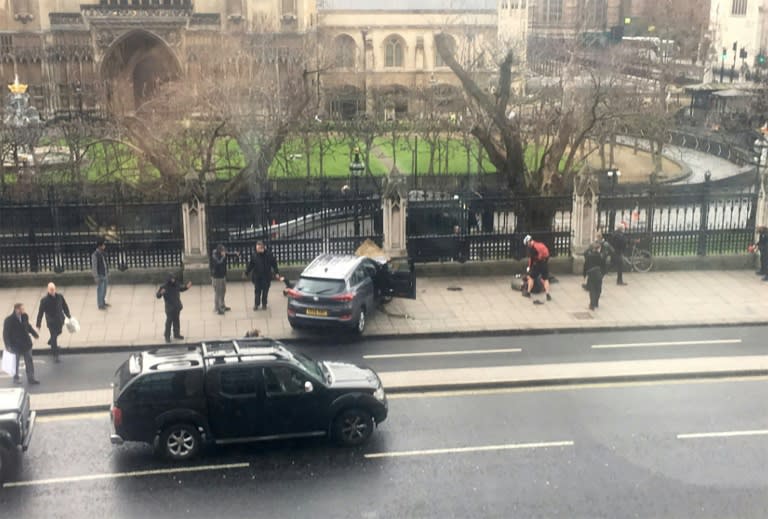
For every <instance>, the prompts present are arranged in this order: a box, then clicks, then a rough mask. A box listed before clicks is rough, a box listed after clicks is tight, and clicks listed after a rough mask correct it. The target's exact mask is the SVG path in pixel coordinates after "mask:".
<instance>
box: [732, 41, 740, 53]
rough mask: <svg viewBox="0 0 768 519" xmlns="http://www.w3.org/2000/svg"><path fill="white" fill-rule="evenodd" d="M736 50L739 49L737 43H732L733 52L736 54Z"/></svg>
mask: <svg viewBox="0 0 768 519" xmlns="http://www.w3.org/2000/svg"><path fill="white" fill-rule="evenodd" d="M737 48H739V42H737V41H735V42H733V52H736V49H737Z"/></svg>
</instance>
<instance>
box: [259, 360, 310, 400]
mask: <svg viewBox="0 0 768 519" xmlns="http://www.w3.org/2000/svg"><path fill="white" fill-rule="evenodd" d="M263 369H264V371H263V373H264V384H265V385H266V392H267V396H278V395H296V394H299V393H303V392H304V382H306V380H307V378H306V377H305V376H303V375H302V374H301V373H299V372H298V371H296V370H295V369H292V368H288V367H285V366H275V367H273V368H263Z"/></svg>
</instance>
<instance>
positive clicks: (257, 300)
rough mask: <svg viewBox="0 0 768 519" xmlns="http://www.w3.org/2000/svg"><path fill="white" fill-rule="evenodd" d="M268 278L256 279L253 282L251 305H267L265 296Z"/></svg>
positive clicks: (267, 294)
mask: <svg viewBox="0 0 768 519" xmlns="http://www.w3.org/2000/svg"><path fill="white" fill-rule="evenodd" d="M270 283H271V281H270V280H269V279H258V280H256V281H254V282H253V306H259V305H262V306H263V307H264V308H266V307H267V296H269V285H270Z"/></svg>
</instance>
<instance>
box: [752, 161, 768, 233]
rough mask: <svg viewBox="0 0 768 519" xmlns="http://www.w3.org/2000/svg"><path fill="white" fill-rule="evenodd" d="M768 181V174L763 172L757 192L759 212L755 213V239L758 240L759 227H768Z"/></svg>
mask: <svg viewBox="0 0 768 519" xmlns="http://www.w3.org/2000/svg"><path fill="white" fill-rule="evenodd" d="M767 181H768V175H766V174H765V173H762V174H761V176H760V188H759V191H758V192H757V212H756V215H755V241H757V235H758V234H759V233H758V232H757V229H759V228H760V227H768V189H766V185H765V184H766V182H767Z"/></svg>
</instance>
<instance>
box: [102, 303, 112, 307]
mask: <svg viewBox="0 0 768 519" xmlns="http://www.w3.org/2000/svg"><path fill="white" fill-rule="evenodd" d="M104 306H106V307H107V308H109V307H110V306H112V305H111V304H109V303H104Z"/></svg>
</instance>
